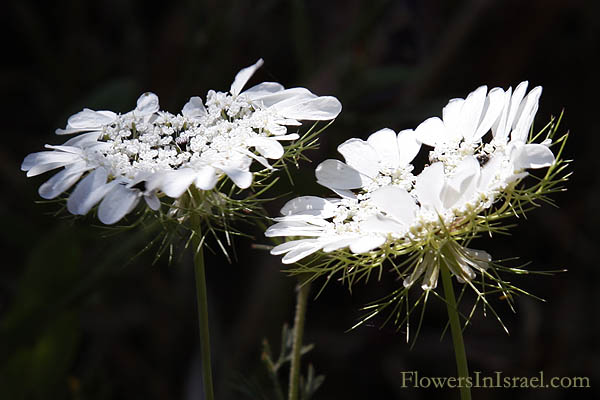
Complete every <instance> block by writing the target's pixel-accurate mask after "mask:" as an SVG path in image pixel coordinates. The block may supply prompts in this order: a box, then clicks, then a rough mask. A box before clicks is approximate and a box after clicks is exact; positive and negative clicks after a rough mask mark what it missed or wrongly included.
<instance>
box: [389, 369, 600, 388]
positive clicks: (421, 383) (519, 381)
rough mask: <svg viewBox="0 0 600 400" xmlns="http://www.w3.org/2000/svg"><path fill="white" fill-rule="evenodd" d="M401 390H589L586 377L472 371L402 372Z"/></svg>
mask: <svg viewBox="0 0 600 400" xmlns="http://www.w3.org/2000/svg"><path fill="white" fill-rule="evenodd" d="M400 374H401V378H402V380H401V387H402V388H416V389H428V388H437V389H442V388H450V389H454V388H465V387H466V388H532V389H538V388H589V387H591V385H590V378H589V377H586V376H574V377H570V376H563V377H559V376H553V377H547V376H545V375H544V371H540V372H539V373H538V374H537V375H535V376H505V375H504V374H503V372H501V371H494V372H493V373H492V374H488V375H484V374H482V373H481V371H474V372H473V375H471V376H468V377H455V376H431V377H430V376H420V375H419V371H402V372H401V373H400Z"/></svg>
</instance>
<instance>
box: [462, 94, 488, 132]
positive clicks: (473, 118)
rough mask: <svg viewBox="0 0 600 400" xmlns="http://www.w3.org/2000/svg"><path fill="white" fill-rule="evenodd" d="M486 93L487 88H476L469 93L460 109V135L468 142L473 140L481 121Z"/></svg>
mask: <svg viewBox="0 0 600 400" xmlns="http://www.w3.org/2000/svg"><path fill="white" fill-rule="evenodd" d="M486 93H487V86H480V87H478V88H477V89H476V90H475V91H474V92H471V93H469V95H468V96H467V98H466V99H465V102H464V103H463V105H462V108H461V109H460V124H459V129H460V133H461V135H462V136H463V137H464V138H465V140H467V141H469V142H472V141H474V139H475V132H476V130H477V125H478V124H479V121H480V120H481V112H482V111H483V106H484V104H485V98H486Z"/></svg>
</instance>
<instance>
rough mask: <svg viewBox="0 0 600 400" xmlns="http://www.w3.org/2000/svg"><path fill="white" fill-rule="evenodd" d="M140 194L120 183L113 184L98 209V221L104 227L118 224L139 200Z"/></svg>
mask: <svg viewBox="0 0 600 400" xmlns="http://www.w3.org/2000/svg"><path fill="white" fill-rule="evenodd" d="M140 194H141V192H140V191H139V190H137V189H130V188H128V187H126V186H125V185H124V184H122V183H118V184H115V185H114V186H113V188H112V190H111V191H110V192H109V193H108V194H107V195H106V196H104V199H103V200H102V202H101V203H100V206H99V207H98V219H99V220H100V221H101V222H102V223H103V224H106V225H112V224H114V223H115V222H118V221H120V220H121V218H123V217H124V216H125V215H127V214H128V213H129V212H131V211H132V210H133V209H134V208H135V206H136V205H137V203H138V202H139V200H140Z"/></svg>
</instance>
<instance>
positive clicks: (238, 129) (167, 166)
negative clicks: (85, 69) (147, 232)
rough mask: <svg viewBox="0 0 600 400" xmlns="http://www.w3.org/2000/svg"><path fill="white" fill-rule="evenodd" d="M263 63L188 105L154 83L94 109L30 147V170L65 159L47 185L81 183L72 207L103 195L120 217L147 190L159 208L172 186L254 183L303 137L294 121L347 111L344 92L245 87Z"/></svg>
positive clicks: (85, 207) (61, 188) (103, 204)
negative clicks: (164, 95) (126, 105)
mask: <svg viewBox="0 0 600 400" xmlns="http://www.w3.org/2000/svg"><path fill="white" fill-rule="evenodd" d="M262 63H263V61H262V60H259V61H258V62H257V63H255V64H254V65H252V66H250V67H247V68H244V69H242V70H241V71H240V72H239V73H238V74H237V75H236V77H235V80H234V82H233V84H232V85H231V88H230V90H229V93H222V92H215V91H213V90H211V91H209V92H208V95H207V99H206V104H203V102H202V99H201V98H200V97H192V98H190V100H189V101H188V103H187V104H185V106H184V107H183V109H182V111H181V114H177V115H174V114H171V113H169V112H165V111H160V107H159V102H158V97H157V96H156V95H155V94H153V93H144V94H142V96H140V98H139V99H138V101H137V106H136V108H135V109H134V110H132V111H130V112H128V113H125V114H116V113H114V112H111V111H93V110H90V109H84V110H83V111H81V112H79V113H77V114H75V115H73V116H71V117H70V118H69V120H68V123H67V127H66V129H58V130H57V131H56V133H57V134H58V135H66V134H77V136H75V137H73V138H71V139H70V140H68V141H67V142H66V143H64V144H63V145H60V146H52V145H47V146H46V147H47V148H48V149H50V151H43V152H38V153H33V154H30V155H28V156H27V157H26V158H25V160H24V161H23V164H22V166H21V168H22V170H24V171H27V176H35V175H39V174H42V173H44V172H46V171H50V170H54V169H58V168H64V169H62V170H61V171H60V172H58V173H57V174H56V175H54V176H53V177H52V178H50V179H49V180H48V181H47V182H45V183H44V184H42V185H41V186H40V188H39V193H40V195H41V196H42V197H43V198H45V199H54V198H56V197H58V196H59V195H61V194H62V193H64V192H65V191H67V190H69V189H70V188H71V187H72V186H73V185H75V184H76V183H77V185H76V186H75V189H74V190H73V191H72V193H71V194H70V195H69V199H68V201H67V208H68V210H69V211H70V212H71V213H72V214H76V215H85V214H87V213H88V212H89V211H90V210H91V209H92V208H93V207H94V206H95V205H96V204H99V207H98V218H99V219H100V221H102V222H103V223H105V224H113V223H115V222H117V221H119V220H120V219H121V218H123V217H124V216H125V215H126V214H128V213H129V212H131V211H132V210H133V209H134V208H135V207H136V205H137V204H138V203H139V201H140V199H141V198H143V199H144V200H145V201H146V204H147V205H148V207H149V208H151V209H152V210H157V209H158V208H159V207H160V201H159V197H161V196H163V194H164V195H167V196H169V197H171V198H174V199H177V198H179V197H180V196H181V195H182V194H183V193H185V192H186V190H187V189H188V188H189V186H190V185H192V184H193V185H194V186H195V187H197V188H198V189H200V190H211V189H213V188H214V187H215V185H216V184H217V182H218V181H219V179H220V178H221V177H223V176H227V177H229V178H230V179H231V180H232V181H233V183H234V184H235V185H236V186H238V187H239V188H242V189H245V188H248V187H249V186H250V185H251V184H252V181H253V174H252V172H250V166H251V164H252V161H253V160H256V161H257V162H259V163H260V164H261V165H262V166H263V167H264V168H267V169H271V168H272V167H271V166H270V165H269V162H268V161H267V159H275V160H276V159H280V158H281V157H282V156H283V155H284V147H283V146H282V145H281V143H280V142H282V141H293V140H295V139H298V137H299V135H298V134H297V133H291V134H288V133H287V126H300V125H301V123H300V120H312V121H320V120H330V119H333V118H335V117H336V116H337V115H338V114H339V112H340V111H341V104H340V102H339V101H338V100H337V99H336V98H334V97H329V96H324V97H318V96H316V95H315V94H313V93H311V92H310V91H309V90H308V89H305V88H291V89H284V87H283V86H282V85H280V84H279V83H275V82H263V83H261V84H258V85H256V86H254V87H252V88H250V89H248V90H246V91H244V92H242V89H243V87H244V85H245V84H246V83H247V81H248V80H249V79H250V77H251V76H252V75H253V74H254V72H255V71H256V70H257V69H258V68H259V67H260V66H261V65H262Z"/></svg>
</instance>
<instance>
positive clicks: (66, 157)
mask: <svg viewBox="0 0 600 400" xmlns="http://www.w3.org/2000/svg"><path fill="white" fill-rule="evenodd" d="M80 159H81V156H80V155H78V154H73V153H65V152H62V151H41V152H38V153H31V154H28V155H27V156H26V157H25V159H24V160H23V163H22V164H21V171H29V172H28V173H27V176H35V175H39V174H42V173H44V172H46V171H49V170H51V169H55V168H59V167H62V166H65V165H68V164H72V163H74V162H77V161H78V160H80Z"/></svg>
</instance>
